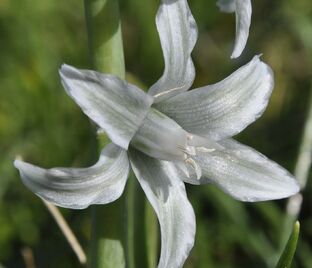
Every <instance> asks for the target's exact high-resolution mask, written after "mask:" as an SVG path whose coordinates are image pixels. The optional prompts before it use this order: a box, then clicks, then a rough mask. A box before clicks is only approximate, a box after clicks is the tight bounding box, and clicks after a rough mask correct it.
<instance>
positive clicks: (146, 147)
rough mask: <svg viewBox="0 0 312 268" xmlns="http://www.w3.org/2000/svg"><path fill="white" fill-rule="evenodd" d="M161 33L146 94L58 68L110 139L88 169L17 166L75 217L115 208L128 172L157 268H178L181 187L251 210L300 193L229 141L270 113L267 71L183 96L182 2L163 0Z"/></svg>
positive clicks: (184, 231)
mask: <svg viewBox="0 0 312 268" xmlns="http://www.w3.org/2000/svg"><path fill="white" fill-rule="evenodd" d="M157 29H158V32H159V35H160V40H161V45H162V49H163V53H164V59H165V71H164V74H163V76H162V77H161V78H160V79H159V80H158V81H157V82H156V83H155V84H154V85H153V86H152V87H151V88H150V90H149V92H148V94H146V93H145V92H143V91H142V90H141V89H139V88H137V87H136V86H134V85H131V84H129V83H127V82H125V81H123V80H121V79H119V78H117V77H115V76H113V75H107V74H100V73H98V72H95V71H88V70H78V69H76V68H74V67H70V66H68V65H63V66H62V68H61V70H60V75H61V78H62V82H63V85H64V87H65V89H66V92H67V93H68V95H69V96H70V97H72V98H73V99H74V100H75V102H76V103H77V104H78V105H79V106H80V107H81V109H82V110H83V112H84V113H85V114H86V115H87V116H89V117H90V118H91V119H92V120H93V121H94V122H96V123H97V125H98V126H99V127H100V128H101V129H103V130H104V131H105V132H106V133H107V135H108V136H109V137H110V139H111V140H112V143H111V144H109V145H108V146H106V147H105V148H104V150H103V151H102V153H101V156H100V159H99V161H98V162H97V163H96V164H95V165H94V166H92V167H89V168H53V169H43V168H40V167H36V166H34V165H31V164H28V163H25V162H22V161H19V160H16V161H15V162H14V164H15V166H16V167H17V168H18V169H19V171H20V174H21V178H22V180H23V182H24V183H25V185H26V186H27V187H29V188H30V189H31V190H32V191H33V192H34V193H35V194H37V195H38V196H40V197H41V198H43V199H46V200H48V201H50V202H52V203H54V204H56V205H58V206H62V207H66V208H74V209H82V208H85V207H87V206H89V205H91V204H106V203H109V202H112V201H114V200H116V199H117V198H118V197H119V196H120V195H121V194H122V192H123V190H124V187H125V184H126V181H127V177H128V173H129V168H130V166H131V167H132V169H133V171H134V173H135V175H136V177H137V179H138V181H139V183H140V185H141V186H142V188H143V190H144V192H145V194H146V196H147V198H148V199H149V201H150V202H151V204H152V206H153V208H154V209H155V212H156V214H157V216H158V220H159V223H160V228H161V256H160V261H159V264H158V267H161V268H175V267H181V266H182V265H183V263H184V261H185V259H186V258H187V256H188V255H189V252H190V250H191V248H192V247H193V244H194V236H195V216H194V211H193V208H192V206H191V204H190V203H189V201H188V199H187V196H186V192H185V187H184V182H189V183H193V184H205V183H214V184H216V185H217V186H219V187H220V188H222V189H223V190H224V191H225V192H227V193H228V194H230V195H231V196H233V197H234V198H236V199H238V200H242V201H251V202H252V201H260V200H271V199H278V198H284V197H288V196H290V195H292V194H294V193H296V192H297V191H298V190H299V188H298V184H297V182H296V180H295V179H294V178H293V177H292V176H291V175H290V174H289V173H288V172H287V171H286V170H285V169H283V168H282V167H280V166H278V165H277V164H275V163H274V162H272V161H270V160H268V159H267V158H266V157H265V156H263V155H261V154H260V153H258V152H256V151H255V150H253V149H251V148H249V147H247V146H244V145H242V144H240V143H238V142H236V141H234V140H233V139H231V137H232V136H233V135H235V134H237V133H239V132H241V131H242V130H243V129H244V128H245V127H246V126H248V125H249V124H250V123H252V122H253V121H254V120H256V119H257V118H258V117H259V116H260V115H261V114H262V112H263V111H264V109H265V107H266V106H267V103H268V99H269V96H270V94H271V91H272V88H273V74H272V71H271V69H270V68H269V67H268V66H267V65H266V64H265V63H263V62H261V61H260V59H259V57H257V56H256V57H254V58H253V59H252V60H251V61H250V63H248V64H247V65H245V66H243V67H242V68H240V69H238V70H237V71H236V72H234V73H233V74H232V75H230V76H229V77H228V78H226V79H224V80H223V81H221V82H219V83H217V84H214V85H210V86H206V87H202V88H198V89H194V90H191V91H188V92H186V91H187V90H188V89H189V88H190V86H191V85H192V83H193V80H194V76H195V71H194V66H193V63H192V59H191V56H190V54H191V51H192V49H193V47H194V45H195V42H196V39H197V27H196V23H195V21H194V18H193V16H192V14H191V12H190V10H189V7H188V4H187V1H186V0H179V1H173V0H163V1H162V3H161V6H160V8H159V11H158V14H157ZM129 160H130V161H129Z"/></svg>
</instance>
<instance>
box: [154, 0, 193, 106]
mask: <svg viewBox="0 0 312 268" xmlns="http://www.w3.org/2000/svg"><path fill="white" fill-rule="evenodd" d="M156 24H157V30H158V33H159V37H160V41H161V46H162V50H163V54H164V60H165V70H164V73H163V76H162V77H161V78H160V79H159V80H158V81H157V82H156V83H155V84H154V85H153V86H152V87H151V88H150V90H149V94H151V95H153V96H154V97H155V102H159V101H161V100H163V99H166V98H169V97H171V96H174V95H177V94H179V93H180V92H183V91H186V90H188V89H189V88H190V86H191V85H192V84H193V81H194V77H195V69H194V65H193V62H192V58H191V52H192V50H193V48H194V46H195V43H196V41H197V25H196V22H195V20H194V18H193V15H192V13H191V11H190V8H189V6H188V3H187V0H178V1H172V0H162V1H161V5H160V7H159V10H158V13H157V17H156Z"/></svg>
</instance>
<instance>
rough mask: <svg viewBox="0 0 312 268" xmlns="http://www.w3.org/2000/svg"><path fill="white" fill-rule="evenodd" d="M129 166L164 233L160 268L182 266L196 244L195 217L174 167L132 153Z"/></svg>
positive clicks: (131, 151)
mask: <svg viewBox="0 0 312 268" xmlns="http://www.w3.org/2000/svg"><path fill="white" fill-rule="evenodd" d="M129 155H130V162H131V166H132V168H133V171H134V173H135V175H136V177H137V178H138V180H139V183H140V185H141V186H142V188H143V190H144V192H145V194H146V196H147V198H148V200H149V201H150V203H151V205H152V206H153V208H154V210H155V212H156V214H157V217H158V221H159V224H160V230H161V253H160V260H159V263H158V267H159V268H179V267H182V266H183V263H184V262H185V260H186V258H187V257H188V255H189V252H190V250H191V249H192V247H193V244H194V237H195V228H196V227H195V226H196V223H195V215H194V211H193V208H192V206H191V204H190V202H189V201H188V199H187V196H186V191H185V187H184V183H183V182H182V180H181V179H180V176H179V172H178V171H177V169H176V168H175V166H174V164H173V163H171V162H167V161H161V160H157V159H155V158H151V157H148V156H147V155H144V154H143V153H140V152H138V151H136V150H130V152H129Z"/></svg>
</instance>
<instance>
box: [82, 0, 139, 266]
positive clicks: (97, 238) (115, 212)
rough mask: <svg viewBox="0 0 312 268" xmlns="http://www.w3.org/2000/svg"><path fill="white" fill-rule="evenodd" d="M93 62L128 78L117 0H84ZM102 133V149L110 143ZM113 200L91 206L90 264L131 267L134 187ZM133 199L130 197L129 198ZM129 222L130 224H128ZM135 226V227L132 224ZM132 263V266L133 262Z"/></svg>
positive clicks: (107, 71) (95, 65)
mask: <svg viewBox="0 0 312 268" xmlns="http://www.w3.org/2000/svg"><path fill="white" fill-rule="evenodd" d="M84 4H85V18H86V26H87V34H88V47H89V58H90V64H91V67H92V68H93V69H96V70H97V71H100V72H103V73H111V74H114V75H117V76H119V77H120V78H122V79H124V78H125V63H124V54H123V45H122V35H121V24H120V14H119V3H118V0H84ZM107 141H108V139H107V137H103V136H101V137H99V149H101V148H103V146H104V145H105V144H106V143H107ZM128 184H130V187H129V185H128V187H127V190H126V194H124V195H123V196H122V197H121V198H120V199H119V200H117V201H115V202H113V203H112V204H108V205H103V206H94V207H93V208H92V215H93V216H92V235H91V250H90V255H89V266H90V267H92V268H106V267H107V268H110V267H114V268H119V267H125V266H127V267H131V266H129V264H131V263H133V260H132V257H131V256H132V255H133V252H132V251H133V250H132V249H131V246H132V244H133V242H131V240H133V235H131V228H132V227H131V224H128V222H129V216H128V215H131V214H133V211H132V213H131V212H130V211H129V209H133V208H132V207H129V205H126V202H127V201H130V203H131V196H132V195H133V193H132V192H133V191H134V187H133V186H132V184H131V183H128ZM129 199H130V200H129ZM127 226H129V228H127ZM132 229H133V228H132ZM132 267H133V266H132Z"/></svg>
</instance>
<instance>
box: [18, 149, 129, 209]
mask: <svg viewBox="0 0 312 268" xmlns="http://www.w3.org/2000/svg"><path fill="white" fill-rule="evenodd" d="M14 165H15V167H16V168H17V169H18V170H19V171H20V175H21V178H22V181H23V182H24V184H25V185H26V186H27V187H28V188H29V189H30V190H31V191H32V192H34V193H35V194H37V195H38V196H40V197H41V198H43V199H45V200H47V201H50V202H52V203H54V204H56V205H58V206H60V207H65V208H73V209H83V208H86V207H88V206H89V205H91V204H106V203H110V202H113V201H115V200H116V199H117V198H119V197H120V195H121V194H122V192H123V190H124V187H125V184H126V181H127V177H128V173H129V161H128V157H127V153H126V151H125V150H123V149H121V148H120V147H118V146H116V145H114V144H109V145H107V146H106V147H105V149H104V150H103V151H102V153H101V156H100V159H99V161H98V162H97V163H96V164H95V165H94V166H91V167H89V168H52V169H43V168H40V167H37V166H34V165H31V164H29V163H25V162H23V161H20V160H15V161H14Z"/></svg>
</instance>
